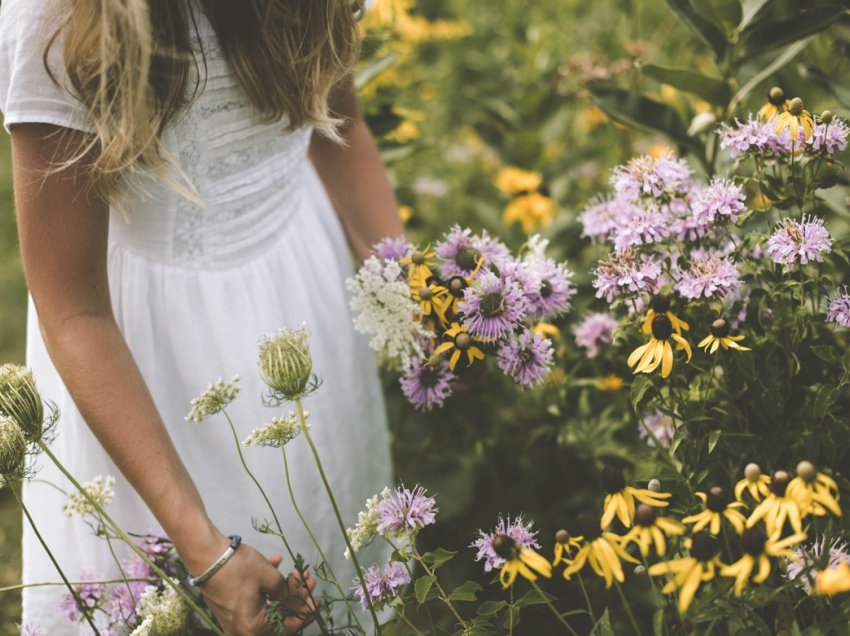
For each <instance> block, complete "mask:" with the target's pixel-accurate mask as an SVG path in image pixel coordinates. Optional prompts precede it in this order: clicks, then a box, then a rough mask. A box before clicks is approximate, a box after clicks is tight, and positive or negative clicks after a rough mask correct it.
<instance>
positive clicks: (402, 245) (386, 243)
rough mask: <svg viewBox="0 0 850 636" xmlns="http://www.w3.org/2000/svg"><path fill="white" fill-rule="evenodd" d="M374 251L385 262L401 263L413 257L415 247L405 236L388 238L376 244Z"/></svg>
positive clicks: (373, 247)
mask: <svg viewBox="0 0 850 636" xmlns="http://www.w3.org/2000/svg"><path fill="white" fill-rule="evenodd" d="M372 251H373V252H374V253H375V254H377V255H378V256H379V257H380V258H383V259H384V260H389V261H400V260H401V259H403V258H407V257H409V256H410V255H411V253H412V252H413V245H411V244H410V243H409V242H408V241H407V239H406V238H404V237H403V236H399V237H397V238H391V237H386V238H384V239H382V240H381V241H379V242H378V243H375V245H374V246H372Z"/></svg>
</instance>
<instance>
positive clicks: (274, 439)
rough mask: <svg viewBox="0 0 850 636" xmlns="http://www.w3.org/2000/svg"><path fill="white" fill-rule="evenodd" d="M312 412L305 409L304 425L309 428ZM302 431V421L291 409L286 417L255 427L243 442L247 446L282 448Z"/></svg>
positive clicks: (276, 418)
mask: <svg viewBox="0 0 850 636" xmlns="http://www.w3.org/2000/svg"><path fill="white" fill-rule="evenodd" d="M309 416H310V413H308V412H307V411H304V425H305V426H306V427H307V428H309V427H310V425H309V424H308V423H307V418H308V417H309ZM300 432H301V423H300V422H299V421H298V415H296V414H295V413H294V412H292V411H290V412H289V414H288V415H287V416H286V417H275V418H273V419H272V421H271V422H270V423H269V424H266V425H265V426H264V427H263V428H255V429H254V430H253V431H251V434H250V435H249V436H248V437H246V438H245V441H243V442H242V444H244V445H245V446H266V447H270V448H280V447H281V446H285V445H286V444H288V443H289V442H291V441H292V440H294V439H295V438H296V437H298V434H299V433H300Z"/></svg>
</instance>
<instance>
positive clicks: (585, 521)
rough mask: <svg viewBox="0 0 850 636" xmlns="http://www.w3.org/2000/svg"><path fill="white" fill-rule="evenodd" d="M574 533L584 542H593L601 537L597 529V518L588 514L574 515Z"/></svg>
mask: <svg viewBox="0 0 850 636" xmlns="http://www.w3.org/2000/svg"><path fill="white" fill-rule="evenodd" d="M576 531H577V532H578V534H579V535H580V536H582V537H584V538H585V540H586V541H593V540H594V539H597V538H599V537H600V536H601V535H602V528H600V527H599V517H597V516H596V515H594V514H591V513H589V512H586V511H585V512H580V513H578V515H576Z"/></svg>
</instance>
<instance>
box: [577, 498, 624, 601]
mask: <svg viewBox="0 0 850 636" xmlns="http://www.w3.org/2000/svg"><path fill="white" fill-rule="evenodd" d="M597 521H598V520H597V519H596V518H594V517H593V515H590V514H588V513H581V514H580V515H579V516H578V519H577V523H578V526H579V532H580V534H581V536H579V537H576V539H577V540H579V541H584V545H582V546H581V547H580V548H579V550H578V552H577V553H576V555H575V557H574V558H573V559H572V560H571V561H569V564H568V565H567V567H566V568H565V569H564V578H565V579H567V580H568V581H569V580H570V578H571V577H572V575H573V574H575V573H576V572H578V571H580V570H581V569H582V568H583V567H584V566H585V564H587V563H589V564H590V567H591V568H593V571H594V572H596V574H598V575H599V576H601V577H602V578H604V579H605V587H611V586H612V585H613V584H614V581H618V582H619V583H622V582H623V581H625V580H626V577H625V575H624V574H623V564H622V563H621V561H626V562H628V563H635V564H637V563H638V560H637V559H635V558H634V557H633V556H631V555H629V553H628V552H626V551H625V550H624V549H623V546H622V545H621V541H622V537H621V536H619V535H616V534H614V533H613V532H603V531H602V529H601V526H600V524H599V523H598V522H597Z"/></svg>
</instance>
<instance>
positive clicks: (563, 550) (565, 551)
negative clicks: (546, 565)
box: [552, 530, 582, 565]
mask: <svg viewBox="0 0 850 636" xmlns="http://www.w3.org/2000/svg"><path fill="white" fill-rule="evenodd" d="M581 541H582V537H574V536H572V535H571V534H570V533H569V532H567V531H566V530H558V532H556V533H555V560H554V561H553V562H552V565H558V564H559V563H560V562H561V561H563V562H564V563H569V561H570V557H571V556H572V553H573V550H578V549H579V548H581Z"/></svg>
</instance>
